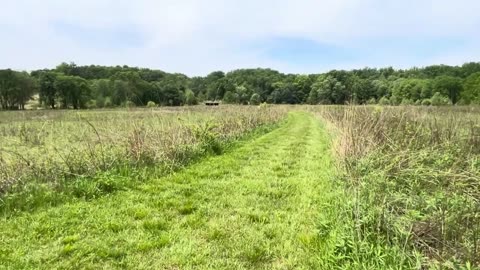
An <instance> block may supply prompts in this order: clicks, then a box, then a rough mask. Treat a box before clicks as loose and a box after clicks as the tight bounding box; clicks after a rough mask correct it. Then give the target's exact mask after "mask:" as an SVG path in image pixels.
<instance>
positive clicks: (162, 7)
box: [0, 0, 480, 75]
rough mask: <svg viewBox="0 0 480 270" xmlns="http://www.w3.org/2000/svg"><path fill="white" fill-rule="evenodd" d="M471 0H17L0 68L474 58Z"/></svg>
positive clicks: (296, 67) (184, 69)
mask: <svg viewBox="0 0 480 270" xmlns="http://www.w3.org/2000/svg"><path fill="white" fill-rule="evenodd" d="M478 10H480V1H477V0H456V1H446V0H416V1H414V0H404V1H389V0H262V1H258V0H137V1H127V0H83V1H67V0H43V1H39V0H17V1H8V2H6V3H3V4H2V9H1V10H0V35H1V36H2V42H0V68H14V69H18V70H32V69H37V68H45V67H47V68H51V67H54V66H56V65H57V64H59V63H60V62H63V61H67V62H70V61H73V62H76V63H77V64H79V65H89V64H100V65H124V64H126V65H130V66H141V67H149V68H156V69H162V70H165V71H168V72H181V73H185V74H187V75H205V74H208V73H209V72H211V71H214V70H223V71H229V70H233V69H237V68H255V67H265V68H267V67H268V68H274V69H278V70H280V71H283V72H291V73H319V72H324V71H327V70H329V69H352V68H363V67H367V66H369V67H386V66H393V67H396V68H408V67H413V66H425V65H431V64H451V65H459V64H462V63H464V62H469V61H480V30H479V29H480V16H478V14H477V12H478Z"/></svg>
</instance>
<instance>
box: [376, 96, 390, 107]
mask: <svg viewBox="0 0 480 270" xmlns="http://www.w3.org/2000/svg"><path fill="white" fill-rule="evenodd" d="M378 104H379V105H384V106H386V105H390V100H389V99H388V98H387V97H382V98H381V99H380V100H379V101H378Z"/></svg>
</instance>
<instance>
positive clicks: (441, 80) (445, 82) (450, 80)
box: [432, 75, 463, 104]
mask: <svg viewBox="0 0 480 270" xmlns="http://www.w3.org/2000/svg"><path fill="white" fill-rule="evenodd" d="M462 88H463V86H462V79H460V78H458V77H452V76H446V75H442V76H439V77H437V78H435V80H434V82H433V91H434V92H435V93H437V92H438V93H440V94H441V95H443V96H446V97H448V98H449V99H450V100H451V101H452V102H453V104H455V103H457V101H458V99H459V97H460V93H461V92H462ZM432 103H433V102H432Z"/></svg>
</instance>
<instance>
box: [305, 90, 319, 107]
mask: <svg viewBox="0 0 480 270" xmlns="http://www.w3.org/2000/svg"><path fill="white" fill-rule="evenodd" d="M307 103H308V104H310V105H315V104H318V92H317V90H315V89H312V90H310V93H309V94H308V98H307Z"/></svg>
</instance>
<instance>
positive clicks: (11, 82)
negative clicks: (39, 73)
mask: <svg viewBox="0 0 480 270" xmlns="http://www.w3.org/2000/svg"><path fill="white" fill-rule="evenodd" d="M36 91H37V82H36V80H35V78H33V77H31V76H30V75H29V74H28V73H26V72H16V71H13V70H11V69H5V70H0V108H2V109H10V110H11V109H25V104H26V103H27V101H28V100H30V99H31V98H32V96H33V94H34V93H35V92H36Z"/></svg>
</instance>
